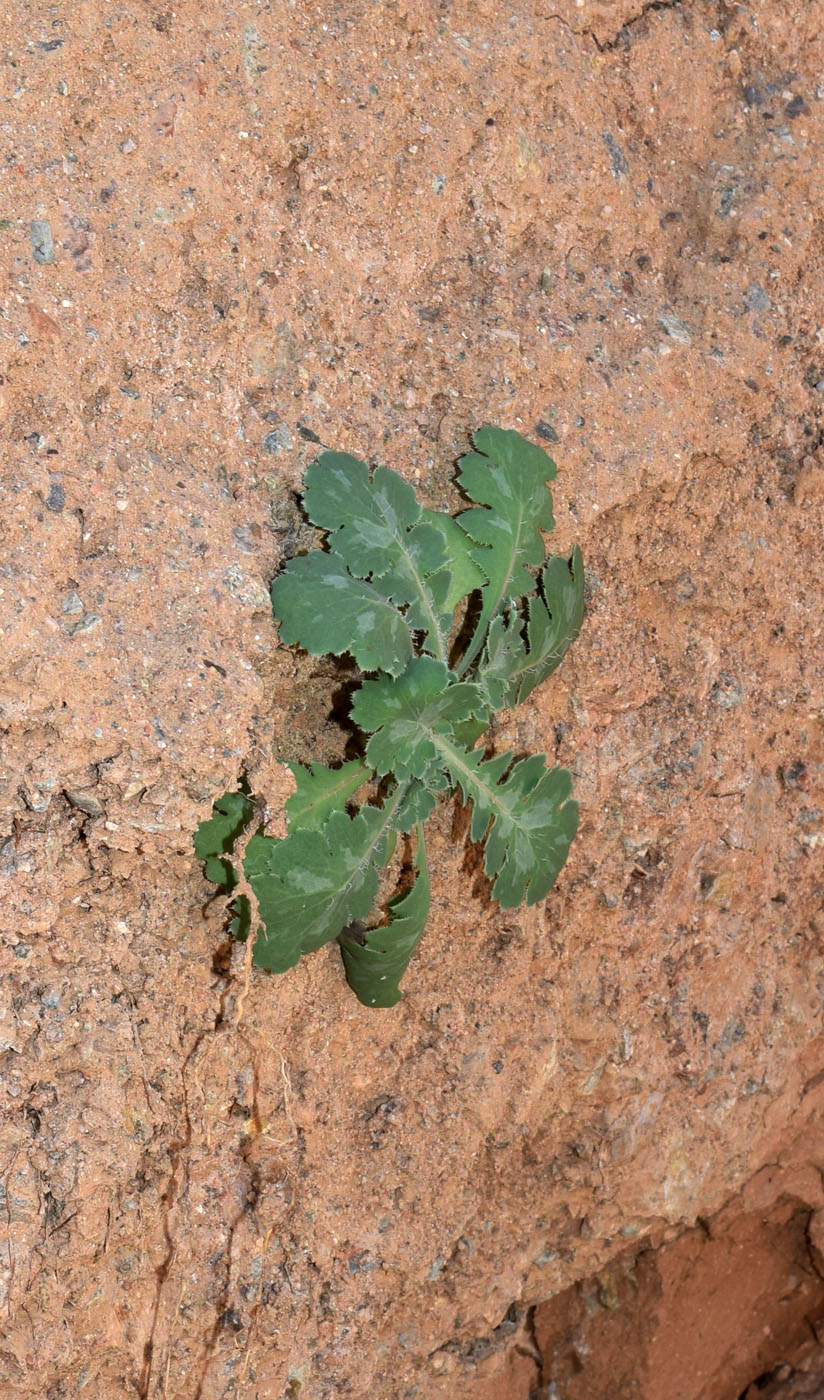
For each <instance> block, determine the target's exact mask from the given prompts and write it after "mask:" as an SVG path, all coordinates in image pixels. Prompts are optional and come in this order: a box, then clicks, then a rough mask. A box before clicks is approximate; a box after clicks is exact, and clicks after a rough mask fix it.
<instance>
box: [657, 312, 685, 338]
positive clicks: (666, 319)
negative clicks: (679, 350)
mask: <svg viewBox="0 0 824 1400" xmlns="http://www.w3.org/2000/svg"><path fill="white" fill-rule="evenodd" d="M658 324H659V326H661V328H662V329H663V330H665V331H666V333H667V335H668V336H670V337H671V339H672V340H680V341H681V343H682V344H683V345H689V344H690V341H691V340H692V335H691V333H690V329H689V326H688V325H687V324H686V322H684V321H682V320H681V318H680V316H673V315H672V314H671V313H670V312H668V311H666V312H665V313H664V315H663V316H659V317H658Z"/></svg>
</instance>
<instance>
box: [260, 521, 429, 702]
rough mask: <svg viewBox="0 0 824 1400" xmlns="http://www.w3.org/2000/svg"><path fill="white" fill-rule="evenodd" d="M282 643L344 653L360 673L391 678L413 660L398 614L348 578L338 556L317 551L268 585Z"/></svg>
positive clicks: (368, 585)
mask: <svg viewBox="0 0 824 1400" xmlns="http://www.w3.org/2000/svg"><path fill="white" fill-rule="evenodd" d="M272 607H273V608H274V612H275V617H277V618H279V619H280V635H281V639H282V640H283V641H284V642H286V643H287V644H288V645H292V644H293V643H297V645H298V646H302V647H303V648H304V650H306V651H309V652H311V653H312V655H313V656H326V655H327V654H330V655H333V656H340V655H342V653H343V652H345V651H348V652H351V654H352V655H353V656H354V658H355V660H356V661H357V663H358V665H359V666H360V667H361V669H362V670H364V671H377V670H381V671H388V672H389V673H390V675H393V676H396V675H398V673H399V672H400V671H402V670H403V668H404V666H405V665H406V664H407V662H408V661H409V660H410V658H411V656H412V637H411V635H410V632H409V628H408V626H407V624H406V621H405V619H404V617H403V615H402V614H401V613H399V612H398V610H397V608H396V607H394V606H393V604H392V603H390V602H388V601H387V599H386V597H385V596H383V595H382V594H381V593H380V592H379V591H378V589H377V588H374V587H373V586H372V584H371V583H367V582H366V581H365V580H364V579H358V578H353V577H352V575H351V574H350V573H349V570H348V569H347V568H346V565H345V564H344V562H343V560H342V559H341V558H340V557H339V556H338V555H337V554H323V553H322V552H321V551H320V550H317V549H315V550H312V551H311V553H309V554H305V555H302V556H301V557H300V558H298V559H292V560H290V562H289V563H288V564H287V565H286V568H285V569H284V571H283V573H282V574H281V575H280V576H279V577H278V578H276V579H275V581H274V583H273V584H272Z"/></svg>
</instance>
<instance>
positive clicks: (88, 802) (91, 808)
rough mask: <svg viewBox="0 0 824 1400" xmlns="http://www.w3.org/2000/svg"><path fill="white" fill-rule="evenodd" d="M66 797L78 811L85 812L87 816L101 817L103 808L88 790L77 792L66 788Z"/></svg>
mask: <svg viewBox="0 0 824 1400" xmlns="http://www.w3.org/2000/svg"><path fill="white" fill-rule="evenodd" d="M66 797H67V798H68V800H69V802H70V803H71V805H72V806H73V807H76V808H77V810H78V812H85V813H86V816H87V817H102V816H103V812H104V808H103V804H102V802H98V800H97V798H96V797H92V795H91V793H90V792H79V791H77V790H74V791H72V790H70V789H69V788H66Z"/></svg>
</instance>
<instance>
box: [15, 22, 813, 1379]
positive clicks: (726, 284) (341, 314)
mask: <svg viewBox="0 0 824 1400" xmlns="http://www.w3.org/2000/svg"><path fill="white" fill-rule="evenodd" d="M2 49H3V57H2V64H1V65H0V75H1V76H0V83H1V84H2V86H0V94H1V96H2V106H0V112H2V133H3V141H2V146H1V147H0V258H2V263H3V267H4V282H3V294H2V304H1V305H0V345H2V367H0V375H2V378H0V407H1V408H2V417H3V436H4V452H3V465H2V483H1V487H2V494H3V508H2V513H1V514H0V624H2V632H3V651H2V662H1V663H0V669H1V670H2V677H3V679H2V694H0V730H1V733H2V755H1V756H0V764H2V776H0V882H2V905H0V908H1V909H2V914H1V915H0V917H2V921H3V925H4V933H5V945H4V946H5V955H4V973H5V975H4V978H3V985H2V993H0V996H2V1008H0V1016H2V1020H0V1053H2V1085H1V1086H0V1091H1V1093H2V1109H3V1113H4V1119H3V1124H2V1127H1V1128H0V1181H1V1182H2V1189H3V1200H2V1203H0V1220H3V1221H4V1232H5V1234H6V1241H5V1242H4V1243H3V1244H2V1246H1V1247H0V1274H1V1275H2V1289H3V1309H4V1325H3V1332H2V1337H1V1338H0V1379H2V1380H3V1383H4V1385H5V1387H6V1389H5V1391H4V1393H5V1394H9V1395H14V1396H15V1397H17V1396H19V1397H21V1400H35V1397H36V1400H59V1397H63V1396H75V1395H76V1396H81V1395H89V1396H90V1397H94V1400H98V1397H100V1398H101V1400H126V1397H139V1398H140V1400H150V1397H152V1400H154V1397H162V1398H163V1400H218V1398H219V1397H220V1398H222V1397H238V1400H281V1397H290V1400H294V1397H297V1396H300V1397H301V1400H322V1398H323V1397H327V1396H335V1397H338V1396H349V1397H352V1400H366V1397H370V1400H411V1397H418V1400H447V1397H449V1400H463V1397H467V1400H469V1397H472V1400H528V1397H529V1396H530V1394H531V1393H532V1394H533V1395H535V1396H539V1397H550V1396H552V1397H559V1398H560V1397H566V1400H582V1397H583V1396H585V1395H586V1396H587V1397H588V1400H615V1397H616V1394H617V1392H616V1390H615V1388H614V1386H615V1377H616V1375H620V1376H621V1378H622V1379H621V1386H622V1387H623V1388H622V1390H621V1397H622V1400H623V1397H624V1396H626V1397H628V1400H629V1397H641V1398H642V1400H736V1397H738V1396H739V1395H741V1394H742V1393H744V1392H746V1393H747V1395H748V1396H750V1395H751V1394H752V1395H754V1394H756V1393H757V1394H759V1395H764V1394H766V1395H769V1396H772V1395H778V1394H786V1395H789V1394H790V1393H792V1394H793V1395H798V1396H801V1395H808V1396H809V1395H813V1394H815V1393H821V1392H820V1391H819V1392H816V1391H815V1390H814V1389H810V1387H812V1386H815V1385H816V1384H818V1380H817V1379H816V1378H817V1377H819V1378H820V1376H821V1374H822V1373H824V1362H822V1360H821V1349H820V1347H819V1346H818V1338H819V1335H821V1336H822V1337H824V1333H821V1325H820V1324H819V1321H818V1319H819V1318H824V1282H822V1276H821V1274H822V1271H824V1262H823V1260H824V1254H822V1250H824V1229H822V1227H821V1226H820V1220H821V1216H820V1215H819V1214H817V1212H820V1210H821V1208H822V1205H824V1202H823V1201H822V1198H821V1191H822V1188H821V1170H820V1169H821V1168H822V1167H824V1127H822V1118H821V1112H822V1105H823V1104H824V1033H823V1032H822V1024H821V1010H822V999H824V958H822V938H824V912H822V908H823V906H822V883H824V881H823V880H822V844H823V843H824V825H822V823H823V822H824V817H823V816H822V810H823V809H824V796H823V795H822V712H823V711H822V706H823V705H824V656H822V628H821V596H822V583H823V582H824V578H823V575H824V567H823V566H822V543H823V542H824V512H823V511H822V504H823V503H824V448H822V442H824V433H822V426H823V425H822V412H821V410H822V395H824V343H823V342H824V331H822V325H824V303H823V299H822V292H821V287H822V274H824V251H823V250H822V217H821V196H820V190H821V167H822V154H824V140H823V139H822V138H823V137H824V4H822V3H820V0H805V3H803V4H799V5H796V6H777V5H774V4H771V3H768V0H754V3H744V4H741V5H731V4H729V5H728V4H726V3H723V0H720V3H703V0H696V2H695V3H692V2H689V3H688V0H682V3H678V0H653V3H652V4H649V3H647V4H644V5H640V4H638V3H637V0H635V2H634V3H633V0H614V3H607V0H603V2H599V0H574V2H573V0H556V3H554V4H553V6H551V7H550V6H547V5H543V4H540V3H538V0H517V3H511V4H506V3H502V0H437V3H432V2H431V0H385V3H382V4H378V3H369V4H366V3H363V0H340V3H336V4H331V5H330V4H314V3H303V0H297V3H296V0H271V3H266V2H265V0H258V3H253V0H241V3H239V4H236V5H234V6H233V7H231V8H227V7H226V6H224V5H218V4H217V3H215V0H198V3H194V2H193V0H179V3H178V5H177V8H176V9H174V10H171V9H161V8H159V7H155V6H154V5H152V4H148V3H143V2H142V0H112V3H107V4H100V3H93V0H78V3H76V4H74V5H72V6H68V5H59V4H55V5H52V4H45V3H41V0H31V2H29V0H27V3H25V4H24V3H22V0H11V3H10V4H9V5H8V6H7V7H6V13H5V14H4V30H3V44H2ZM483 422H495V423H500V424H502V425H504V426H508V427H515V428H518V429H519V430H520V431H522V432H524V433H526V434H527V435H529V436H531V437H532V438H534V439H535V440H536V441H540V442H542V443H543V444H544V445H545V446H546V447H547V448H548V450H550V451H551V452H552V454H553V456H554V457H555V458H556V459H557V462H558V465H559V473H558V480H557V483H556V489H555V501H556V515H557V517H558V529H557V532H556V537H555V540H556V548H557V549H559V550H560V549H565V548H568V547H569V546H570V545H571V544H572V543H573V542H574V541H576V540H577V541H580V543H581V545H582V547H583V550H584V556H585V560H586V564H587V568H588V584H589V587H588V593H589V608H588V615H587V620H586V623H585V628H584V631H583V633H582V635H581V638H580V640H579V642H578V643H577V644H576V646H575V648H574V649H573V652H572V653H570V656H569V658H568V659H567V661H566V662H565V663H564V665H563V667H562V668H561V669H560V670H559V671H558V672H557V674H556V675H555V677H554V678H553V679H552V680H551V681H550V682H549V683H547V685H546V686H545V687H543V688H542V689H541V690H540V691H539V692H537V693H536V695H535V696H533V697H532V699H531V700H530V702H529V703H528V704H527V705H525V706H524V707H522V708H521V709H519V710H518V711H517V712H515V713H513V714H511V715H505V716H504V717H503V720H502V723H501V724H500V726H499V728H498V730H497V733H496V741H499V742H500V743H501V744H502V746H507V745H508V746H515V747H520V748H523V749H528V750H541V749H543V750H545V751H546V752H548V753H550V754H552V755H556V756H557V758H558V760H559V761H561V762H563V763H564V764H566V765H567V766H569V767H571V769H572V771H573V774H574V777H575V784H576V790H577V795H578V798H579V800H580V803H581V808H582V823H581V831H580V835H579V838H578V840H577V842H576V844H575V846H574V849H573V852H572V855H571V858H570V861H569V864H568V865H567V867H566V869H565V871H564V873H563V875H562V877H561V879H560V880H559V882H558V885H557V886H556V888H555V890H554V891H553V893H552V894H551V896H550V897H549V899H548V900H547V902H546V906H545V907H539V908H537V909H534V910H530V911H523V910H522V911H519V912H516V913H512V912H511V911H510V912H509V913H506V914H503V913H501V911H499V910H498V909H497V907H496V906H495V905H493V904H492V903H491V902H490V900H489V898H488V890H487V887H486V886H485V883H484V880H483V877H482V876H480V875H479V874H478V867H477V860H476V856H475V853H474V852H473V850H472V848H471V847H468V846H467V845H466V840H465V832H464V830H463V828H461V827H460V826H459V825H458V826H456V825H455V824H454V823H453V820H452V817H451V815H450V813H449V811H448V810H446V809H445V810H444V812H443V813H442V814H441V815H440V816H439V817H437V818H436V819H435V821H434V829H435V840H434V843H433V850H432V867H433V868H432V876H433V892H434V918H433V921H432V925H431V927H430V930H429V932H428V934H427V936H426V939H425V941H424V943H423V944H422V946H421V948H420V950H419V953H418V955H417V957H416V960H415V964H414V966H413V968H412V969H410V972H409V974H408V977H407V982H406V985H407V988H408V995H407V997H406V999H405V1001H404V1002H403V1003H402V1004H401V1006H400V1007H398V1008H397V1009H395V1010H392V1011H387V1012H382V1013H374V1012H370V1011H367V1010H365V1009H364V1008H362V1007H361V1006H360V1005H358V1003H357V1002H355V1000H354V998H353V997H352V995H351V993H350V992H349V991H348V989H347V987H346V984H345V982H344V980H343V976H342V971H341V966H340V960H339V958H338V956H337V954H336V952H335V950H334V949H328V950H323V951H322V952H321V953H319V954H317V955H316V956H314V957H313V958H311V959H307V960H306V961H305V963H304V964H303V965H302V966H301V967H300V968H299V969H297V970H295V971H293V972H292V973H290V974H289V975H288V976H286V977H283V978H279V979H273V978H271V977H268V976H266V975H264V974H260V973H258V974H255V975H254V976H253V977H252V979H251V983H250V985H249V987H248V991H247V992H246V994H245V995H244V988H243V983H242V977H239V976H238V975H237V968H236V964H235V963H233V962H232V961H231V960H229V959H227V957H226V955H225V948H222V932H221V929H222V911H221V908H220V906H219V904H218V903H209V902H208V900H209V895H210V893H211V889H210V887H209V886H208V885H207V884H206V883H205V882H204V879H203V877H202V872H201V870H200V868H199V867H198V866H197V865H196V864H195V862H194V860H193V856H192V849H191V833H192V831H193V829H194V827H195V825H196V824H197V822H198V821H200V820H201V819H202V818H203V817H204V816H205V815H207V814H208V812H209V810H210V806H211V802H212V799H213V798H214V797H215V796H216V795H218V794H220V793H221V792H223V791H224V790H225V789H226V788H227V787H230V786H232V785H233V784H234V783H235V781H236V779H237V777H238V774H239V773H240V771H241V770H242V769H243V768H246V770H247V771H249V772H250V774H251V775H252V777H253V780H254V782H255V785H256V786H257V788H258V789H259V790H261V791H265V792H266V793H267V795H268V796H269V798H270V802H271V804H272V806H273V808H274V809H275V810H276V811H277V810H278V804H279V803H281V802H282V800H283V796H284V793H285V792H286V791H288V783H287V781H286V777H285V773H286V770H285V769H284V767H283V762H284V760H285V759H291V758H299V759H305V760H308V759H310V758H322V759H325V760H327V761H328V760H331V759H333V758H334V757H335V756H336V755H338V754H340V752H341V750H342V746H343V735H342V733H341V731H340V729H339V728H338V727H337V726H336V725H335V724H334V723H333V722H332V720H331V719H330V717H329V690H330V682H331V676H330V672H329V670H328V668H326V667H325V665H324V664H323V663H320V664H319V663H316V662H314V661H310V660H308V659H307V658H305V657H303V656H300V655H297V654H293V653H291V652H289V651H286V650H285V649H283V648H281V647H279V645H278V640H277V636H276V632H275V629H274V626H273V622H272V618H271V614H270V610H269V607H268V595H267V585H268V583H269V581H270V579H271V578H272V576H273V574H274V573H275V572H276V571H277V569H278V567H279V565H280V564H281V563H282V561H283V560H284V559H285V558H287V557H289V556H290V555H291V554H292V553H294V552H295V550H296V549H299V548H300V547H301V540H302V532H303V531H304V528H305V527H304V525H303V522H302V519H301V516H300V514H299V511H298V509H297V506H296V504H295V499H294V492H295V490H296V489H297V488H298V487H299V486H300V483H301V480H302V476H303V473H304V471H305V468H306V466H307V464H308V463H309V462H310V461H311V460H312V458H313V456H314V455H315V454H316V452H317V450H318V448H317V444H318V443H319V442H320V443H323V444H325V445H328V446H332V447H335V448H339V449H343V450H348V451H353V452H356V453H358V454H361V455H363V456H365V457H368V458H369V459H372V460H381V461H384V462H385V463H387V464H388V465H390V466H392V467H394V468H396V469H397V470H399V471H401V472H402V473H404V474H405V475H406V476H407V477H408V478H409V479H410V480H414V481H415V482H416V484H417V486H418V489H419V491H420V493H421V494H422V496H424V497H425V499H426V500H427V501H428V502H430V503H431V504H433V505H436V506H438V507H441V506H444V505H446V504H447V503H448V502H454V500H455V496H454V489H453V486H452V474H453V471H454V463H455V459H456V457H457V456H458V455H459V454H460V453H461V452H462V451H464V450H465V449H466V447H467V443H468V437H469V433H470V432H471V430H472V429H473V428H474V427H476V426H478V425H479V424H480V423H483ZM685 1331H686V1332H689V1333H690V1334H693V1333H697V1334H698V1335H699V1337H700V1341H696V1336H695V1335H691V1340H690V1344H689V1345H688V1344H687V1342H686V1341H685V1340H684V1334H685ZM753 1386H757V1387H758V1388H757V1390H753V1389H752V1387H753ZM805 1386H806V1387H807V1388H806V1389H804V1388H803V1387H805ZM748 1387H749V1388H750V1389H749V1390H748ZM769 1387H772V1390H770V1389H769ZM782 1387H783V1390H782V1389H781V1388H782ZM792 1387H795V1389H793V1390H791V1389H790V1388H792Z"/></svg>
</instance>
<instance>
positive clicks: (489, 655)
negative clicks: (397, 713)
mask: <svg viewBox="0 0 824 1400" xmlns="http://www.w3.org/2000/svg"><path fill="white" fill-rule="evenodd" d="M583 618H584V562H583V559H582V557H581V551H580V549H579V548H578V546H577V545H576V546H575V548H574V549H573V551H572V557H571V558H570V559H568V560H567V559H561V558H557V557H556V558H553V559H550V560H549V562H548V563H547V565H546V567H545V568H544V570H543V573H542V574H541V593H540V594H539V595H537V596H535V597H533V598H530V599H529V600H528V602H527V604H526V619H525V621H524V619H523V618H522V617H521V615H520V613H518V612H517V611H516V610H514V609H513V610H512V611H511V612H510V613H509V614H508V615H503V614H499V615H498V616H497V617H496V618H494V619H493V621H492V624H491V626H490V629H489V636H488V638H487V643H486V650H485V653H484V660H483V663H482V665H481V667H480V668H479V670H478V674H477V677H476V679H477V683H478V685H479V686H480V688H481V690H482V691H483V694H484V696H485V698H486V699H487V701H488V703H489V705H490V706H491V708H492V709H493V710H499V709H501V707H502V706H504V705H509V706H514V705H520V704H521V702H522V701H523V700H525V699H526V697H527V696H528V695H530V694H531V693H532V691H533V690H534V689H535V687H536V686H537V685H540V684H541V682H542V681H545V680H546V679H547V677H548V676H551V675H552V672H553V671H554V670H555V668H556V667H557V666H558V665H559V664H560V662H561V661H562V659H563V657H564V656H565V655H566V653H567V651H568V649H569V647H570V646H571V645H572V643H573V642H574V641H575V638H576V637H577V636H578V633H579V632H580V630H581V623H582V622H583Z"/></svg>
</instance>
